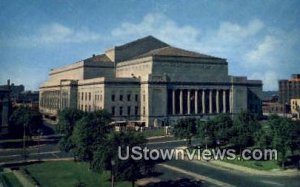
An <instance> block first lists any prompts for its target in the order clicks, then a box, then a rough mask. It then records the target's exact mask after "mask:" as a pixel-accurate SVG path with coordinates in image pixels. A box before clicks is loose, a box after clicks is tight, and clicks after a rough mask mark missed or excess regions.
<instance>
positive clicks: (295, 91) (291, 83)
mask: <svg viewBox="0 0 300 187" xmlns="http://www.w3.org/2000/svg"><path fill="white" fill-rule="evenodd" d="M291 99H300V74H293V75H292V78H291V79H290V80H279V102H280V103H282V104H290V100H291Z"/></svg>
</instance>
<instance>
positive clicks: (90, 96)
mask: <svg viewBox="0 0 300 187" xmlns="http://www.w3.org/2000/svg"><path fill="white" fill-rule="evenodd" d="M91 98H92V95H91V92H89V101H90V100H91Z"/></svg>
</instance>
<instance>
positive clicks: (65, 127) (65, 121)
mask: <svg viewBox="0 0 300 187" xmlns="http://www.w3.org/2000/svg"><path fill="white" fill-rule="evenodd" d="M83 116H84V112H82V111H80V110H78V109H74V108H65V109H63V110H62V111H59V113H58V124H57V126H56V131H57V133H60V134H63V135H64V136H63V137H62V138H61V139H60V141H59V147H60V149H61V150H63V151H66V152H68V151H70V149H71V148H72V147H74V144H73V143H72V140H71V135H72V133H73V129H74V127H75V124H76V122H77V121H79V120H80V119H81V118H82V117H83Z"/></svg>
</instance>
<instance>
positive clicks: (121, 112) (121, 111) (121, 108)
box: [119, 106, 123, 116]
mask: <svg viewBox="0 0 300 187" xmlns="http://www.w3.org/2000/svg"><path fill="white" fill-rule="evenodd" d="M119 112H120V116H122V115H123V107H121V106H120V111H119Z"/></svg>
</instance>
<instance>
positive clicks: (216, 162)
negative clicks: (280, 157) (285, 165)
mask: <svg viewBox="0 0 300 187" xmlns="http://www.w3.org/2000/svg"><path fill="white" fill-rule="evenodd" d="M191 162H194V163H196V164H202V165H206V166H212V167H216V168H222V169H225V170H234V171H238V172H243V173H248V174H251V175H267V176H300V171H298V170H297V169H288V170H275V171H263V170H257V169H253V168H249V167H245V166H240V165H236V164H231V163H228V162H223V161H219V160H211V161H209V162H207V161H202V160H193V161H191Z"/></svg>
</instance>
